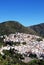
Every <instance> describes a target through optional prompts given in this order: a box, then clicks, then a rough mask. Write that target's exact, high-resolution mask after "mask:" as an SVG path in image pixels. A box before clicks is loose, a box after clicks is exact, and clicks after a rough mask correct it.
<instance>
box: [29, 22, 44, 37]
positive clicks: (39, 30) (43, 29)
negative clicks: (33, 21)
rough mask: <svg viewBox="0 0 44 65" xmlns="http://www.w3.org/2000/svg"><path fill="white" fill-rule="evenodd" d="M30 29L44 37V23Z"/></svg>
mask: <svg viewBox="0 0 44 65" xmlns="http://www.w3.org/2000/svg"><path fill="white" fill-rule="evenodd" d="M29 28H31V29H33V30H34V31H35V32H36V33H38V35H40V36H42V37H44V23H41V24H38V25H33V26H30V27H29Z"/></svg>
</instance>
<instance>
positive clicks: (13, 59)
mask: <svg viewBox="0 0 44 65" xmlns="http://www.w3.org/2000/svg"><path fill="white" fill-rule="evenodd" d="M3 52H4V55H1V54H0V65H44V60H38V59H34V60H32V61H30V62H28V63H24V62H22V61H21V60H22V59H24V57H23V56H22V55H21V54H18V53H15V52H14V49H10V50H9V51H7V50H6V51H5V50H4V51H3Z"/></svg>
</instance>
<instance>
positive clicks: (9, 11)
mask: <svg viewBox="0 0 44 65" xmlns="http://www.w3.org/2000/svg"><path fill="white" fill-rule="evenodd" d="M8 20H13V21H18V22H20V23H21V24H23V25H24V26H31V25H35V24H40V23H44V0H0V22H4V21H8Z"/></svg>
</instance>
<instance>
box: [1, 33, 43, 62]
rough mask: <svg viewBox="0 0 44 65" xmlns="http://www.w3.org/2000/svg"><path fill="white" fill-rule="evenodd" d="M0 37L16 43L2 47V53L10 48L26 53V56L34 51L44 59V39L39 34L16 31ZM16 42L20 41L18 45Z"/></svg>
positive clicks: (5, 41) (39, 57) (4, 40)
mask: <svg viewBox="0 0 44 65" xmlns="http://www.w3.org/2000/svg"><path fill="white" fill-rule="evenodd" d="M3 37H4V38H3ZM0 38H3V42H4V43H7V42H8V44H9V42H12V43H14V44H12V46H10V45H7V46H2V47H1V48H0V53H1V54H2V55H3V54H4V53H3V50H9V49H10V48H11V49H15V50H17V51H18V52H17V53H20V54H22V55H25V56H26V57H29V55H30V54H31V53H32V54H36V55H37V58H38V59H44V39H43V38H41V37H39V36H36V35H31V34H25V33H15V34H9V35H8V36H7V35H4V36H0ZM15 43H16V44H17V43H18V45H15ZM19 43H20V44H19ZM28 61H29V60H28Z"/></svg>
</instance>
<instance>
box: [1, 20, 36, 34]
mask: <svg viewBox="0 0 44 65" xmlns="http://www.w3.org/2000/svg"><path fill="white" fill-rule="evenodd" d="M15 32H20V33H30V34H36V32H35V31H33V30H32V29H31V28H27V27H25V26H23V25H22V24H20V23H19V22H17V21H5V22H3V23H0V35H3V34H7V35H8V34H10V33H15Z"/></svg>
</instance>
